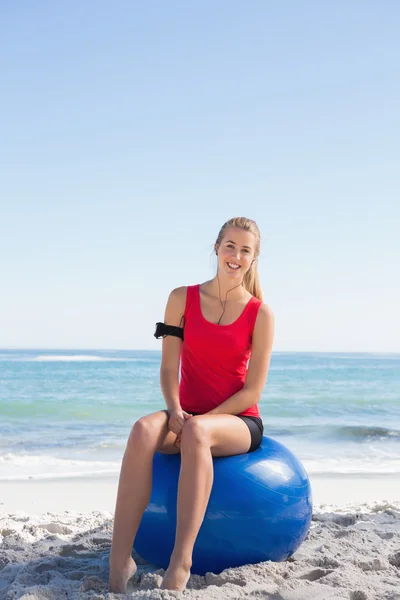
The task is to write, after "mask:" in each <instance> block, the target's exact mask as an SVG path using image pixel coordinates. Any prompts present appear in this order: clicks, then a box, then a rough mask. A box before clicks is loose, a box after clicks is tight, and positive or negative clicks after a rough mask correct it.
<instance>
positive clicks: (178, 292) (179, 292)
mask: <svg viewBox="0 0 400 600" xmlns="http://www.w3.org/2000/svg"><path fill="white" fill-rule="evenodd" d="M194 288H196V286H195V285H181V286H179V287H176V288H174V289H173V290H172V291H171V292H170V294H169V298H168V304H172V305H174V306H177V307H179V308H182V309H185V306H186V300H187V298H188V294H190V293H193V290H194Z"/></svg>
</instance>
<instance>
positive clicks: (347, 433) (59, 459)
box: [0, 350, 400, 481]
mask: <svg viewBox="0 0 400 600" xmlns="http://www.w3.org/2000/svg"><path fill="white" fill-rule="evenodd" d="M160 359H161V353H160V352H158V351H116V350H113V351H103V350H101V351H93V350H87V351H82V350H0V481H7V480H28V479H57V478H66V477H84V476H106V475H114V474H117V473H118V472H119V468H120V463H121V459H122V455H123V452H124V448H125V444H126V439H127V436H128V435H129V431H130V429H131V426H132V425H133V423H134V422H135V421H136V420H137V419H138V418H139V417H140V416H141V415H144V414H146V413H149V412H153V411H156V410H159V409H161V408H164V407H165V405H164V401H163V398H162V394H161V390H160V385H159V366H160ZM260 410H261V416H262V418H263V421H264V428H265V432H264V433H265V435H267V436H270V437H273V438H274V439H276V440H278V441H280V442H282V443H283V444H285V445H286V446H287V447H288V448H289V449H290V450H291V451H292V452H294V453H295V454H296V456H298V458H299V459H300V460H301V461H302V463H303V465H304V467H305V468H306V470H307V472H308V473H309V475H312V474H324V475H326V476H329V475H335V474H343V475H344V474H348V475H351V474H353V475H358V474H362V475H368V474H374V475H377V474H382V475H384V474H391V475H393V474H396V473H399V477H400V355H399V354H386V355H385V354H376V355H374V354H346V353H310V352H305V353H302V352H293V353H289V352H282V353H280V352H276V353H273V356H272V360H271V365H270V370H269V376H268V381H267V384H266V386H265V388H264V391H263V394H262V398H261V401H260Z"/></svg>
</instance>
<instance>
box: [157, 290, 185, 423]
mask: <svg viewBox="0 0 400 600" xmlns="http://www.w3.org/2000/svg"><path fill="white" fill-rule="evenodd" d="M186 293H187V288H186V287H180V288H176V289H174V290H172V292H171V293H170V295H169V298H168V302H167V306H166V308H165V315H164V323H165V324H166V325H174V326H176V327H182V322H183V313H184V312H185V304H186ZM181 347H182V340H181V339H180V338H178V337H176V336H173V335H167V336H166V337H164V338H163V340H162V358H161V367H160V384H161V390H162V393H163V396H164V399H165V403H166V405H167V408H168V411H169V412H170V413H171V412H172V411H174V410H180V408H181V405H180V401H179V363H180V357H181Z"/></svg>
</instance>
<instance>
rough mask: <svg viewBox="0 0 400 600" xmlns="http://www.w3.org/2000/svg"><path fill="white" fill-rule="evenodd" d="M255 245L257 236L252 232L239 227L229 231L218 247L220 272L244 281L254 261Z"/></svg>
mask: <svg viewBox="0 0 400 600" xmlns="http://www.w3.org/2000/svg"><path fill="white" fill-rule="evenodd" d="M255 243H256V238H255V235H254V234H253V233H251V232H250V231H244V230H243V229H239V228H238V227H230V228H229V229H227V230H226V232H225V235H224V237H223V238H222V240H221V243H220V245H219V246H217V247H216V250H217V252H218V268H219V269H220V271H222V272H223V273H226V274H227V275H228V276H229V277H230V278H232V279H242V278H243V277H244V274H245V273H246V271H248V270H249V269H250V267H251V263H252V261H253V259H254V255H255Z"/></svg>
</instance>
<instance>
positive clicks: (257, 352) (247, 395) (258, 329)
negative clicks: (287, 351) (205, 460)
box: [207, 304, 274, 415]
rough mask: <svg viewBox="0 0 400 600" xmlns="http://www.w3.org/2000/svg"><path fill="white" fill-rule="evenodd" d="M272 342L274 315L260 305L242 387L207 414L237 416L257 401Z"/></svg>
mask: <svg viewBox="0 0 400 600" xmlns="http://www.w3.org/2000/svg"><path fill="white" fill-rule="evenodd" d="M273 341H274V314H273V312H272V310H271V309H270V307H269V306H268V305H266V304H262V305H261V306H260V308H259V309H258V314H257V319H256V322H255V325H254V331H253V337H252V347H251V357H250V361H249V368H248V370H247V375H246V380H245V382H244V386H243V388H242V389H241V390H240V391H239V392H237V393H236V394H234V395H233V396H231V397H230V398H228V399H227V400H225V401H224V402H222V404H220V405H219V406H217V407H216V408H213V409H212V410H210V411H209V412H208V413H207V414H209V415H221V414H225V415H226V414H228V415H238V414H240V413H241V412H243V411H244V410H246V409H247V408H249V407H250V406H253V404H256V403H257V402H258V401H259V399H260V397H261V393H262V391H263V388H264V385H265V382H266V381H267V376H268V369H269V364H270V361H271V354H272V344H273Z"/></svg>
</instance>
